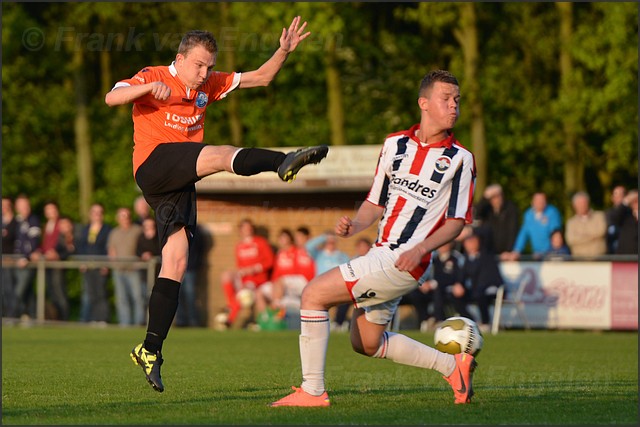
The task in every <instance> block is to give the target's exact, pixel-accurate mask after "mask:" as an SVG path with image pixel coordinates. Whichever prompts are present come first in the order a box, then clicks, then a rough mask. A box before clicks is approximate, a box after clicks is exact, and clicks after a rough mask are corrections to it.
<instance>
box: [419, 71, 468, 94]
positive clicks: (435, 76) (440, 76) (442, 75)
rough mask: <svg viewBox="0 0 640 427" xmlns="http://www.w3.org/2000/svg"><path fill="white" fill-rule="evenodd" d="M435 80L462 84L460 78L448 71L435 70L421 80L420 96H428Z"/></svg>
mask: <svg viewBox="0 0 640 427" xmlns="http://www.w3.org/2000/svg"><path fill="white" fill-rule="evenodd" d="M435 82H442V83H450V84H452V85H456V86H460V85H459V84H458V79H456V77H455V76H454V75H453V74H451V73H450V72H448V71H445V70H433V71H431V72H429V73H428V74H427V75H426V76H424V77H423V78H422V81H421V82H420V90H418V96H421V97H427V95H428V92H429V91H430V90H431V88H432V87H433V85H434V83H435Z"/></svg>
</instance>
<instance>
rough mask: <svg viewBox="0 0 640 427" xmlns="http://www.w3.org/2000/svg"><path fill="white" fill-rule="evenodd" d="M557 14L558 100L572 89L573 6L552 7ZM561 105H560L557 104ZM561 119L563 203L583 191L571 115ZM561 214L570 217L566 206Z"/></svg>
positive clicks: (578, 154) (564, 114)
mask: <svg viewBox="0 0 640 427" xmlns="http://www.w3.org/2000/svg"><path fill="white" fill-rule="evenodd" d="M555 5H556V7H557V8H558V11H559V12H560V58H559V59H560V90H559V94H558V96H559V99H562V97H565V96H570V94H571V92H572V91H573V89H572V87H573V86H572V84H571V75H572V73H573V63H572V60H571V52H570V51H569V46H570V43H571V37H572V34H573V4H572V3H556V4H555ZM561 105H562V103H561ZM560 116H561V117H563V123H562V131H563V145H564V147H565V159H566V160H565V162H564V190H565V196H566V197H567V199H569V198H571V195H572V194H573V193H575V192H576V191H578V190H581V189H583V188H584V181H583V174H584V172H583V169H584V165H583V162H582V159H581V156H580V153H579V150H578V135H577V133H576V129H575V122H574V119H573V115H572V114H571V113H570V112H569V111H566V107H565V109H564V110H563V111H561V112H560ZM565 214H571V206H570V205H568V206H567V209H566V212H565Z"/></svg>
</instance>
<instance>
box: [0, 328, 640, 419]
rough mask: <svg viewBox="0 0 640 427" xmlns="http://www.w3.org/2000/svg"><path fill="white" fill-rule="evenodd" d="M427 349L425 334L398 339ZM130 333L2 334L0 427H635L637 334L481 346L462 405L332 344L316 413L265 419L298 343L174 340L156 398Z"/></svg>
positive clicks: (427, 382)
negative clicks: (470, 393)
mask: <svg viewBox="0 0 640 427" xmlns="http://www.w3.org/2000/svg"><path fill="white" fill-rule="evenodd" d="M404 332H405V333H406V334H407V335H409V336H411V337H412V338H414V339H418V340H420V341H423V342H425V343H427V344H429V345H433V335H432V334H423V333H420V332H417V331H404ZM143 337H144V329H143V328H131V329H122V328H118V327H109V328H104V329H97V328H90V327H83V326H74V325H70V326H34V327H20V326H18V325H15V326H11V325H5V326H3V328H2V423H3V424H13V425H16V424H23V425H27V424H28V425H36V424H40V425H46V424H49V425H51V424H54V425H64V424H89V425H91V424H93V425H103V424H128V425H136V424H137V425H141V424H157V425H194V424H202V425H215V424H225V425H242V424H244V425H287V424H288V425H305V424H317V425H337V424H358V425H359V424H374V425H376V424H377V425H425V424H433V425H442V424H467V425H468V424H477V425H492V424H506V425H517V424H577V425H580V424H589V425H593V424H629V425H637V424H638V334H637V331H633V332H591V331H574V332H572V331H504V332H501V333H500V334H498V335H496V336H491V335H485V344H484V348H483V350H482V352H481V353H480V354H479V355H478V357H477V361H478V364H479V366H478V369H477V370H476V374H475V377H474V390H475V393H476V394H475V397H474V399H473V401H472V403H471V404H469V405H454V403H453V393H452V391H451V389H450V387H449V385H448V384H447V383H446V382H445V381H444V380H443V379H442V377H441V375H440V374H438V373H437V372H436V371H431V370H422V369H418V368H413V367H408V366H402V365H398V364H395V363H393V362H391V361H388V360H377V359H370V358H367V357H364V356H361V355H358V354H356V353H354V352H353V351H352V350H351V348H350V345H349V339H348V335H347V334H344V333H332V335H331V339H330V341H329V350H328V354H327V372H326V384H327V389H328V392H329V395H330V397H331V402H332V405H331V407H329V408H270V407H268V406H267V404H268V403H269V402H271V401H273V400H276V399H278V398H280V397H282V396H284V395H285V394H287V393H289V391H290V386H291V385H296V386H298V385H299V384H300V379H301V374H300V360H299V352H298V332H297V331H281V332H250V331H224V332H218V331H213V330H208V329H178V328H174V329H172V330H171V332H170V333H169V337H168V339H167V341H166V342H165V347H164V350H163V354H164V359H165V362H164V365H163V367H162V376H163V380H164V384H165V388H166V390H165V392H164V393H158V392H155V391H153V390H152V389H151V387H150V386H149V385H148V384H147V382H146V380H145V379H144V376H143V374H142V370H141V369H140V368H139V367H137V366H135V365H134V364H133V362H132V361H131V359H130V358H129V352H130V351H131V349H132V348H133V346H134V345H136V344H137V343H139V342H140V341H141V340H142V339H143Z"/></svg>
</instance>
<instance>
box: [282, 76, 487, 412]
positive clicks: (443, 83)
mask: <svg viewBox="0 0 640 427" xmlns="http://www.w3.org/2000/svg"><path fill="white" fill-rule="evenodd" d="M418 107H419V108H420V122H419V123H418V124H416V125H414V126H413V127H411V128H410V129H409V130H404V131H401V132H397V133H393V134H391V135H389V136H387V138H386V140H385V141H384V144H383V146H382V151H381V154H380V158H379V160H378V165H377V168H376V172H375V176H374V180H373V184H372V186H371V190H370V191H369V194H368V196H367V198H366V200H365V201H364V203H363V204H362V205H361V206H360V208H359V209H358V212H357V214H356V216H355V218H354V219H351V218H349V217H347V216H344V217H342V218H340V219H339V220H338V221H337V223H336V226H335V231H336V234H338V235H339V236H342V237H351V236H353V235H355V234H357V233H358V232H360V231H363V230H365V229H367V228H368V227H369V226H371V225H372V224H374V222H376V221H377V220H379V223H378V236H377V239H376V242H375V244H374V246H373V247H372V248H371V250H370V251H369V252H368V253H367V254H366V255H364V256H361V257H358V258H355V259H353V260H351V261H349V262H347V263H344V264H341V265H340V266H338V267H336V268H333V269H332V270H330V271H328V272H326V273H324V274H322V275H320V276H318V277H316V278H314V279H313V280H312V281H311V282H310V283H309V284H308V285H307V286H306V287H305V289H304V291H303V294H302V302H301V310H300V320H301V333H300V357H301V362H302V385H301V386H300V387H295V386H294V387H292V388H293V390H294V392H293V393H291V394H289V395H288V396H285V397H284V398H282V399H280V400H278V401H276V402H273V403H271V406H329V405H330V401H329V396H328V394H327V391H326V388H325V382H324V370H325V357H326V351H327V345H328V341H329V314H328V310H329V308H330V307H332V306H335V305H338V304H341V303H346V302H353V304H354V308H355V310H354V313H353V320H352V322H351V344H352V346H353V349H354V350H355V351H356V352H358V353H361V354H363V355H366V356H369V357H376V358H381V359H390V360H393V361H394V362H396V363H401V364H405V365H411V366H416V367H419V368H425V369H433V370H436V371H438V372H440V373H441V374H442V375H443V377H444V378H445V379H446V380H447V381H448V382H449V384H450V385H451V387H452V388H453V392H454V397H455V403H459V404H465V403H468V402H470V400H471V397H472V396H473V388H472V377H473V371H474V369H475V366H476V362H475V360H474V358H473V356H471V355H470V354H466V353H462V354H456V355H455V356H454V355H451V354H447V353H442V352H440V351H438V350H436V349H435V348H432V347H430V346H427V345H425V344H423V343H421V342H418V341H415V340H413V339H411V338H409V337H407V336H405V335H402V334H399V333H393V332H390V331H388V327H387V326H388V324H389V322H390V321H391V320H392V318H393V316H394V313H395V311H396V309H397V307H398V302H399V301H400V299H401V297H402V295H404V294H406V293H409V292H410V291H412V290H413V289H415V288H416V287H418V286H419V285H420V284H421V283H422V282H423V281H424V280H425V278H426V274H425V273H426V270H427V268H428V267H429V264H430V260H431V253H432V251H433V250H435V249H436V248H438V247H439V246H440V245H442V244H444V243H446V242H449V241H451V240H453V239H455V238H456V237H457V236H458V235H459V234H460V232H461V231H462V229H463V227H464V225H465V224H467V223H470V222H471V220H472V201H473V192H474V185H475V176H476V168H475V161H474V157H473V154H472V153H471V152H470V151H469V150H467V149H466V148H465V147H463V146H462V145H461V144H460V143H459V142H458V141H457V140H456V139H455V137H454V135H453V133H452V132H451V129H452V128H453V126H454V124H455V123H456V121H457V119H458V116H459V114H460V108H459V107H460V90H459V85H458V81H457V79H456V78H455V77H454V76H453V75H452V74H451V73H449V72H448V71H443V70H435V71H432V72H430V73H428V74H427V75H426V76H425V77H424V78H423V80H422V82H421V84H420V89H419V93H418Z"/></svg>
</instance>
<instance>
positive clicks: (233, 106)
mask: <svg viewBox="0 0 640 427" xmlns="http://www.w3.org/2000/svg"><path fill="white" fill-rule="evenodd" d="M230 7H231V6H230V5H229V3H227V2H221V3H220V22H224V23H225V25H232V23H231V21H230V18H229V8H230ZM235 52H236V50H235V48H233V49H225V51H224V52H223V53H222V55H220V54H218V59H220V62H221V64H220V65H221V67H220V68H221V69H224V70H228V71H229V72H231V71H233V70H234V69H235V66H236V53H235ZM227 101H228V102H227V113H228V114H229V116H228V117H229V131H230V133H231V141H229V143H230V144H231V145H234V146H236V147H240V146H242V120H241V119H240V98H239V93H235V94H232V96H229V97H228V98H227Z"/></svg>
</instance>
